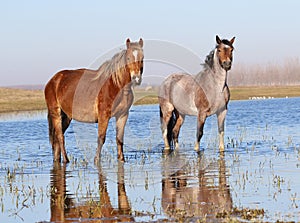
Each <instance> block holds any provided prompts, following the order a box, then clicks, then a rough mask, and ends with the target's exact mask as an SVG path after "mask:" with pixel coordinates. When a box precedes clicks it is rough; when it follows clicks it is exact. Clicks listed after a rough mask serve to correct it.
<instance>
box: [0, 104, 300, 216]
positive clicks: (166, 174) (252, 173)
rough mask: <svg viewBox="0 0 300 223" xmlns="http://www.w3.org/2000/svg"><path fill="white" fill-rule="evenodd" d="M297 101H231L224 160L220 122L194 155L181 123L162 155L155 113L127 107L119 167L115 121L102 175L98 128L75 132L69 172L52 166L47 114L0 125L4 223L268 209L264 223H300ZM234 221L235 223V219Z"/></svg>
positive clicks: (70, 138) (212, 121)
mask: <svg viewBox="0 0 300 223" xmlns="http://www.w3.org/2000/svg"><path fill="white" fill-rule="evenodd" d="M299 114H300V98H289V99H272V100H257V101H254V100H253V101H232V102H230V104H229V112H228V115H227V119H226V131H225V143H226V145H227V148H226V151H225V156H224V157H222V156H220V154H219V153H218V149H217V147H218V146H217V145H218V141H217V140H218V136H217V125H216V118H215V117H210V118H208V120H207V122H206V124H205V130H204V131H205V132H204V136H203V138H202V141H201V149H202V152H201V154H200V155H198V154H196V153H195V152H194V151H193V146H194V145H193V144H194V141H195V131H196V118H195V117H186V120H185V123H184V125H183V127H182V130H181V135H180V138H179V140H180V149H179V150H178V151H175V152H173V153H171V154H164V153H163V152H162V151H163V142H162V137H161V132H160V123H159V111H158V106H157V105H145V106H133V107H132V108H131V110H130V115H129V120H128V122H127V125H126V130H125V148H124V155H125V160H126V162H125V163H124V164H121V163H118V162H117V151H116V148H115V129H114V126H115V124H114V120H111V122H110V125H109V129H108V131H107V139H106V143H105V146H104V148H103V151H102V160H101V165H100V166H95V165H94V163H93V157H94V155H95V148H96V141H97V140H96V137H97V125H95V124H84V123H78V122H72V124H71V126H70V127H69V129H68V130H67V132H66V134H65V136H66V148H67V152H68V155H69V158H71V163H69V164H68V165H66V166H64V165H60V166H56V165H53V162H52V150H51V148H50V145H49V142H48V125H47V120H46V113H45V112H31V113H18V114H2V115H1V116H0V205H1V206H0V220H1V222H74V221H75V222H76V221H85V220H92V221H94V222H97V221H98V222H99V221H102V220H115V221H122V220H123V221H157V220H168V221H174V220H176V219H180V216H181V215H182V216H184V217H185V218H186V219H188V221H192V222H193V221H194V222H195V221H197V220H203V219H205V220H206V221H207V222H215V221H219V222H222V221H224V219H219V218H216V214H217V213H219V212H222V211H224V210H229V209H232V208H233V207H237V208H240V209H241V208H250V209H255V208H258V209H264V211H265V214H264V216H260V217H259V218H258V220H260V221H276V220H281V221H300V207H299V206H300V177H299V176H300V133H299V129H300V118H299ZM237 218H238V219H239V216H237Z"/></svg>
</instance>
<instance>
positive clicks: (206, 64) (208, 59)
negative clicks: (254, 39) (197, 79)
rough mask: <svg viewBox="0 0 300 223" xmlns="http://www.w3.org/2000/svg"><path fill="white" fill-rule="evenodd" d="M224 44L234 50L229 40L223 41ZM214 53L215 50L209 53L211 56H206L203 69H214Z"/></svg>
mask: <svg viewBox="0 0 300 223" xmlns="http://www.w3.org/2000/svg"><path fill="white" fill-rule="evenodd" d="M222 43H223V44H225V45H227V46H230V47H232V48H234V47H233V46H232V44H231V42H230V41H229V40H227V39H222ZM217 47H218V45H217V46H216V47H215V48H217ZM214 53H215V49H213V50H211V51H210V52H209V54H208V55H207V56H206V58H205V61H204V63H203V64H202V65H203V67H204V69H207V68H210V69H212V67H213V64H214Z"/></svg>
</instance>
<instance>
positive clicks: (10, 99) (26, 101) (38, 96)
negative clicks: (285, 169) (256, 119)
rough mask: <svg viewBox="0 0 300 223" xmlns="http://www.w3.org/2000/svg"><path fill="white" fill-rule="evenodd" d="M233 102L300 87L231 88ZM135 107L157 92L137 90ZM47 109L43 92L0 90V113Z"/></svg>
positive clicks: (296, 91) (297, 91) (295, 92)
mask: <svg viewBox="0 0 300 223" xmlns="http://www.w3.org/2000/svg"><path fill="white" fill-rule="evenodd" d="M230 91H231V100H248V99H249V98H250V97H263V96H265V97H274V98H284V97H299V96H300V86H280V87H279V86H276V87H231V88H230ZM134 95H135V101H134V104H135V105H141V104H157V103H158V99H157V90H154V89H152V90H149V91H145V90H144V89H135V90H134ZM41 109H46V103H45V99H44V93H43V91H42V90H21V89H13V88H0V113H3V112H13V111H30V110H41Z"/></svg>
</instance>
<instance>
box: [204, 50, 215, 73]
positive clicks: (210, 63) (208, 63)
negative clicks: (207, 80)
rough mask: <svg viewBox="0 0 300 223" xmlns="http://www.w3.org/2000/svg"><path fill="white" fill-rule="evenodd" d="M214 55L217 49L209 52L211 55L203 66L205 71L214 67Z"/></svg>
mask: <svg viewBox="0 0 300 223" xmlns="http://www.w3.org/2000/svg"><path fill="white" fill-rule="evenodd" d="M214 54H215V49H213V50H212V51H210V52H209V54H208V55H207V56H206V58H205V62H204V63H203V64H202V65H203V67H204V70H206V69H212V68H213V65H214Z"/></svg>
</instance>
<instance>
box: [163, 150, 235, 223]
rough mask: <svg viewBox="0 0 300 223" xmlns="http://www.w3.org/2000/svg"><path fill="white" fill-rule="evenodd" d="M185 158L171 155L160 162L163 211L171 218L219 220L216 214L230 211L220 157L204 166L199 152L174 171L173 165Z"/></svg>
mask: <svg viewBox="0 0 300 223" xmlns="http://www.w3.org/2000/svg"><path fill="white" fill-rule="evenodd" d="M186 158H187V157H186V156H184V155H183V154H180V153H176V152H174V153H173V154H171V155H170V156H169V157H168V158H167V159H166V161H165V162H164V168H163V169H162V170H163V178H162V208H163V210H164V212H165V213H166V214H167V215H168V216H169V217H170V218H175V219H181V218H184V219H185V220H188V221H195V220H196V219H198V220H203V219H205V220H207V221H212V222H216V221H219V220H220V219H217V218H216V216H217V215H218V214H219V213H222V212H224V211H227V212H229V211H231V209H232V199H231V195H230V187H229V185H228V183H227V177H228V176H227V174H228V173H227V171H226V165H225V159H224V154H221V155H220V157H219V158H218V159H217V160H214V161H212V162H209V163H208V162H207V160H205V155H204V153H201V154H199V157H198V159H197V160H196V161H195V162H188V163H187V165H185V166H183V167H182V168H181V169H179V170H177V171H174V165H175V164H176V163H178V162H182V159H186ZM175 168H176V167H175Z"/></svg>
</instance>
